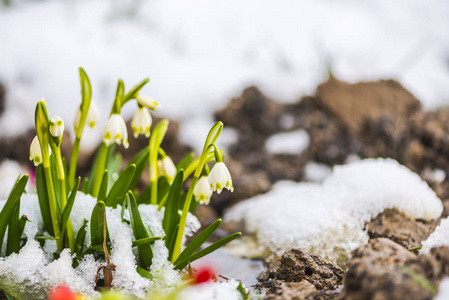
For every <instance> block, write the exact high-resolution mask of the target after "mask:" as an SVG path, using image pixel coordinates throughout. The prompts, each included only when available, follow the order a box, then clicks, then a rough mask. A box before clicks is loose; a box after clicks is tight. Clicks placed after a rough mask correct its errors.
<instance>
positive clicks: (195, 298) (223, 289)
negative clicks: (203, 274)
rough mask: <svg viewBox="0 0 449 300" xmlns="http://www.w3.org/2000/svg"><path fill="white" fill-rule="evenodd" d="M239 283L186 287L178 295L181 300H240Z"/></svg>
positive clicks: (226, 282) (233, 281)
mask: <svg viewBox="0 0 449 300" xmlns="http://www.w3.org/2000/svg"><path fill="white" fill-rule="evenodd" d="M238 285H239V282H238V281H236V280H232V279H231V280H228V281H221V282H205V283H201V284H197V285H192V286H188V287H187V288H186V289H184V290H183V291H181V293H179V295H178V296H179V299H183V300H234V299H235V300H240V299H242V296H241V294H240V292H239V291H237V287H238Z"/></svg>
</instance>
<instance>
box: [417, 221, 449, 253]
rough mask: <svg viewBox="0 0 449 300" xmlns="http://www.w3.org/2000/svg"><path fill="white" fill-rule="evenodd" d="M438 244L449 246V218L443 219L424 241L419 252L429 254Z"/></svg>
mask: <svg viewBox="0 0 449 300" xmlns="http://www.w3.org/2000/svg"><path fill="white" fill-rule="evenodd" d="M438 246H447V247H449V219H447V218H446V219H442V220H441V223H440V225H438V226H437V228H435V231H434V232H432V234H431V235H429V237H428V238H427V240H425V241H424V242H423V243H422V248H421V250H420V251H419V254H429V253H430V249H432V248H434V247H438Z"/></svg>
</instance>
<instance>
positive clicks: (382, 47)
mask: <svg viewBox="0 0 449 300" xmlns="http://www.w3.org/2000/svg"><path fill="white" fill-rule="evenodd" d="M198 8H200V9H198ZM448 13H449V3H447V2H445V1H437V0H431V1H418V0H398V1H394V2H392V1H375V2H372V1H362V2H361V1H357V0H344V1H339V2H338V3H336V2H334V1H330V0H318V1H307V0H299V1H291V0H281V1H276V2H270V1H263V2H260V1H256V0H252V1H245V2H242V1H237V0H230V1H219V2H211V1H206V0H194V1H189V2H185V3H184V2H181V3H180V2H179V1H175V0H167V1H159V2H157V1H156V2H155V1H123V2H122V1H120V2H119V1H103V0H92V1H56V0H53V1H51V0H49V1H38V2H35V1H21V2H19V3H18V4H17V3H16V2H15V4H14V5H13V6H12V7H10V8H2V9H0V39H1V41H2V46H1V47H0V80H1V81H2V82H4V83H5V85H6V88H7V95H6V97H7V109H6V111H5V112H4V113H3V115H2V117H1V118H0V135H1V136H5V135H15V134H18V133H23V132H25V131H26V130H27V129H28V128H29V127H31V126H32V125H33V115H34V114H33V111H34V107H35V103H36V102H37V101H38V100H39V99H40V98H41V97H42V96H44V97H45V99H46V100H47V103H48V109H49V113H50V115H53V114H58V115H60V116H61V117H62V118H63V119H64V120H65V122H66V124H67V126H66V127H67V128H69V127H71V126H68V125H69V124H71V123H72V121H73V119H74V116H75V112H76V107H77V106H78V105H79V103H80V95H79V90H80V87H79V82H78V73H77V68H78V67H79V66H83V67H84V68H85V70H86V71H87V73H88V74H89V76H90V78H91V80H92V84H93V96H94V99H95V100H96V101H97V102H98V103H99V106H100V111H103V112H105V111H106V112H109V111H110V106H111V104H112V100H113V98H114V93H115V86H116V82H117V79H118V78H119V77H121V78H123V79H124V82H125V84H126V88H127V89H129V88H130V87H131V86H132V85H134V84H135V83H137V82H139V81H140V80H142V79H143V78H145V77H150V78H151V82H150V83H149V84H148V85H147V87H145V88H144V90H143V93H145V94H146V95H149V96H151V97H153V98H154V99H155V100H157V101H158V102H160V103H161V104H162V105H163V107H164V109H163V110H162V111H161V112H158V113H157V115H164V116H167V117H171V118H175V119H177V120H179V121H181V122H183V123H189V122H190V121H194V122H198V123H208V124H207V125H205V128H210V126H211V125H212V122H211V120H210V115H211V112H212V111H214V110H216V109H217V108H219V107H222V106H224V104H225V103H226V102H227V100H228V99H229V98H231V97H233V96H236V95H238V94H239V93H240V92H241V90H242V89H243V88H244V87H246V86H248V85H251V84H256V85H258V86H259V87H260V88H261V89H262V91H263V92H265V93H266V94H267V95H268V96H269V97H271V98H273V99H276V100H281V101H287V102H292V101H295V100H297V99H298V98H299V97H300V96H302V95H305V94H312V93H313V91H314V89H315V87H316V86H317V84H318V83H320V82H322V81H323V80H325V78H326V71H327V68H328V67H330V68H331V70H332V72H333V73H334V74H335V75H336V76H337V77H338V78H341V79H342V80H347V81H350V82H355V81H359V80H375V79H379V78H396V79H398V80H400V82H401V83H402V84H404V85H405V87H406V88H408V89H410V90H411V92H413V93H414V94H415V95H416V96H417V97H418V98H419V99H420V100H422V101H423V102H424V104H425V106H426V107H427V108H434V107H438V106H440V105H442V104H447V103H448V101H449V86H448V85H447V82H448V81H449V72H448V69H447V66H446V60H447V53H448V50H449V36H448V35H447V32H446V28H448V27H449V19H448V18H447V15H448ZM124 110H125V112H124V115H125V117H128V118H129V117H131V115H132V113H133V111H135V110H136V106H135V104H128V105H127V106H126V107H125V108H124ZM205 116H207V117H205ZM106 118H107V114H102V115H101V116H100V122H99V125H100V126H98V127H97V128H96V129H95V130H94V131H93V132H92V131H90V130H86V137H85V139H84V140H83V142H82V147H83V148H89V147H91V148H92V147H95V144H96V143H93V142H92V141H99V140H100V137H101V133H102V127H103V126H104V124H105V122H106ZM205 118H209V119H205ZM197 119H200V120H203V121H195V120H197ZM287 121H288V120H287ZM287 123H288V122H287ZM70 130H72V129H70ZM206 130H207V129H206ZM130 142H131V143H132V141H130Z"/></svg>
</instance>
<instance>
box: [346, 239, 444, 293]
mask: <svg viewBox="0 0 449 300" xmlns="http://www.w3.org/2000/svg"><path fill="white" fill-rule="evenodd" d="M448 263H449V248H445V247H440V248H435V249H433V250H432V251H431V254H430V256H425V255H422V256H419V257H418V256H416V255H414V254H413V253H411V252H409V251H407V249H405V248H404V247H402V246H400V245H398V244H396V243H394V242H393V241H391V240H389V239H385V238H379V239H372V240H370V242H369V243H368V244H367V245H365V246H364V247H361V248H358V249H357V250H355V251H354V253H353V257H352V258H351V260H350V261H349V263H348V271H347V272H346V273H345V277H344V286H343V291H342V294H341V298H342V299H347V300H350V299H358V300H365V299H376V300H382V299H432V298H433V296H434V295H435V294H436V289H437V287H438V284H439V281H440V280H441V279H442V278H443V277H444V276H448V275H449V267H448Z"/></svg>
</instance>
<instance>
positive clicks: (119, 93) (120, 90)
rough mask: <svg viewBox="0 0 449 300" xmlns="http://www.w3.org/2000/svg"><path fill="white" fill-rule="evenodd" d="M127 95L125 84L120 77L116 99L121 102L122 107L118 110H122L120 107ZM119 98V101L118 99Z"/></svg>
mask: <svg viewBox="0 0 449 300" xmlns="http://www.w3.org/2000/svg"><path fill="white" fill-rule="evenodd" d="M124 97H125V84H124V83H123V80H122V79H119V80H118V82H117V90H116V91H115V99H116V102H118V103H120V107H119V108H118V112H120V108H121V106H122V103H121V102H122V100H123V98H124ZM117 99H118V100H119V101H117Z"/></svg>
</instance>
